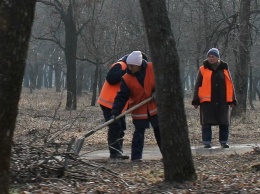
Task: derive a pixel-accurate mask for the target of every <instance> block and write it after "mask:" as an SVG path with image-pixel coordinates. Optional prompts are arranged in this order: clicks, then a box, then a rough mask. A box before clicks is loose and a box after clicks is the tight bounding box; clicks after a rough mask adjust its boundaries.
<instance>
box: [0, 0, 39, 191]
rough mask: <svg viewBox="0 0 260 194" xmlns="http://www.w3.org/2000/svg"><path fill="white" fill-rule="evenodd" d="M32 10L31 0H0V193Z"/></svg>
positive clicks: (6, 180) (4, 185) (3, 186)
mask: <svg viewBox="0 0 260 194" xmlns="http://www.w3.org/2000/svg"><path fill="white" fill-rule="evenodd" d="M34 9H35V1H32V0H19V1H17V0H5V1H0V23H1V25H0V48H1V49H0V111H1V113H0V114H1V117H0V156H1V157H0V193H1V194H8V193H9V175H10V172H9V168H10V157H11V146H12V138H13V133H14V128H15V122H16V117H17V112H18V111H17V109H18V102H19V98H20V92H21V87H22V81H23V74H24V70H25V60H26V57H27V50H28V42H29V38H30V34H31V27H32V23H33V17H34Z"/></svg>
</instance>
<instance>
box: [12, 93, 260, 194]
mask: <svg viewBox="0 0 260 194" xmlns="http://www.w3.org/2000/svg"><path fill="white" fill-rule="evenodd" d="M90 99H91V95H90V94H86V93H85V94H84V95H83V96H82V97H80V98H79V99H78V110H76V111H65V110H64V108H65V102H66V94H65V93H64V94H62V93H55V92H54V91H52V90H41V91H35V92H34V93H33V94H29V91H28V90H26V89H25V90H23V93H22V96H21V100H20V105H19V115H18V119H17V127H16V131H15V137H14V141H15V143H16V144H17V143H23V144H30V145H36V144H43V143H44V142H46V141H55V142H69V140H70V138H71V137H73V136H75V135H77V134H79V133H80V132H88V131H90V130H92V129H94V128H95V127H97V126H99V125H100V124H103V123H104V120H103V116H102V111H101V109H100V107H99V106H98V105H96V106H94V107H93V106H90ZM185 106H186V115H187V122H188V126H189V135H190V140H191V144H192V145H194V146H196V145H198V146H199V145H201V132H200V124H199V115H198V110H195V109H194V108H193V107H192V106H191V105H190V99H188V98H187V99H186V100H185ZM255 107H256V110H248V113H247V117H246V119H245V120H241V119H239V118H236V119H233V120H232V126H231V132H230V133H231V134H230V144H237V143H238V144H239V143H251V144H252V143H259V142H260V135H259V133H260V123H259V122H260V120H259V117H260V103H259V102H255ZM127 125H128V130H127V131H126V136H125V142H124V143H125V145H126V146H129V145H130V142H131V138H132V132H133V125H132V123H131V118H130V117H129V116H128V117H127ZM213 134H214V136H213V144H218V130H217V129H216V130H214V133H213ZM145 144H155V140H154V137H153V133H152V130H149V129H148V130H147V132H146V139H145ZM105 147H107V141H106V129H105V128H104V129H103V130H100V131H98V132H97V133H95V134H93V135H92V136H90V137H89V138H87V140H86V141H85V146H84V149H86V150H94V149H97V148H105ZM193 159H194V164H195V167H196V173H197V175H198V179H197V181H194V182H185V183H182V184H177V183H165V182H163V164H162V163H161V162H160V161H148V160H147V161H145V162H143V163H140V164H133V163H131V162H129V161H114V160H105V161H104V160H103V161H102V160H96V161H95V160H93V161H91V162H90V161H80V162H79V163H77V164H76V165H73V168H75V171H77V172H80V173H78V174H79V175H78V176H81V178H80V179H79V178H78V179H73V178H71V177H70V176H69V175H64V176H63V177H61V178H57V177H53V176H50V174H48V172H47V174H40V172H39V173H38V174H36V175H35V177H30V178H31V179H29V180H31V182H26V184H24V183H23V184H13V185H12V188H17V189H14V190H13V193H41V194H45V193H46V194H47V193H53V194H54V193H55V194H58V193H61V194H63V193H64V194H65V193H89V194H90V193H92V194H98V193H120V194H121V193H144V194H147V193H169V194H170V193H176V194H177V193H178V194H179V193H245V194H247V193H259V192H260V187H259V185H260V182H259V181H260V174H259V169H260V167H259V166H260V164H259V161H260V150H259V147H258V149H256V150H255V151H254V152H250V153H246V154H237V153H236V154H232V155H209V156H202V155H194V158H193ZM258 168H259V169H258ZM37 169H38V168H37ZM38 170H39V169H38ZM73 170H74V169H73ZM39 174H40V175H39ZM45 175H46V176H47V177H46V178H44V176H45ZM48 175H49V176H48ZM23 181H25V180H23Z"/></svg>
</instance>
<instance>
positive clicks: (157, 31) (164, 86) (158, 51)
mask: <svg viewBox="0 0 260 194" xmlns="http://www.w3.org/2000/svg"><path fill="white" fill-rule="evenodd" d="M140 4H141V8H142V12H143V17H144V21H145V28H146V33H147V38H148V42H149V47H150V50H151V56H152V61H153V63H154V69H155V72H156V76H155V78H156V94H158V95H157V97H156V101H157V104H158V114H159V125H160V129H161V138H162V145H161V147H162V155H163V161H164V177H165V181H177V182H182V181H186V180H194V179H196V173H195V168H194V164H193V160H192V153H191V149H190V140H189V134H188V126H187V120H186V115H185V110H184V102H183V91H182V86H181V78H180V71H179V57H178V54H177V49H176V44H175V40H174V36H173V33H172V30H171V23H170V21H169V18H168V15H167V9H166V5H165V1H162V0H140Z"/></svg>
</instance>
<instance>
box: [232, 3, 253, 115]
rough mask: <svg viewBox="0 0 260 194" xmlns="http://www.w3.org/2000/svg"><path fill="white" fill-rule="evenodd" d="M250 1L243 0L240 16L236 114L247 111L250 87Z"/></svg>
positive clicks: (243, 113)
mask: <svg viewBox="0 0 260 194" xmlns="http://www.w3.org/2000/svg"><path fill="white" fill-rule="evenodd" d="M250 3H251V0H241V2H240V17H239V43H238V44H239V46H238V49H239V61H238V64H237V68H236V71H235V86H236V94H237V100H238V105H237V106H236V108H235V109H234V111H233V114H234V115H236V116H244V115H245V113H246V100H247V88H248V69H249V62H250V45H249V43H250V41H249V40H250V28H249V19H250Z"/></svg>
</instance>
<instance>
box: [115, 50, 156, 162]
mask: <svg viewBox="0 0 260 194" xmlns="http://www.w3.org/2000/svg"><path fill="white" fill-rule="evenodd" d="M142 58H143V57H142V53H141V52H140V51H133V52H132V53H131V54H130V55H129V56H128V57H127V59H126V63H127V69H126V74H125V75H124V76H123V77H122V80H121V84H120V90H119V91H118V93H117V96H116V98H115V101H114V104H113V108H112V112H111V114H112V115H113V116H112V117H115V116H118V115H119V114H120V113H121V111H122V110H123V108H124V106H125V104H126V103H127V102H129V108H131V107H133V106H134V105H137V104H139V103H140V102H142V101H144V100H146V99H147V98H149V97H151V96H152V95H153V93H154V91H155V82H154V71H153V66H152V63H149V62H147V61H146V60H143V59H142ZM128 100H129V101H128ZM131 115H132V119H133V124H134V126H135V131H134V134H133V139H132V150H131V160H132V161H133V162H139V161H142V153H143V147H144V133H145V129H146V128H149V124H150V123H151V125H152V127H153V129H154V135H155V139H156V141H157V144H158V146H159V148H160V143H161V140H160V130H159V123H158V116H157V106H156V102H155V99H153V100H151V101H149V102H148V103H146V104H144V105H143V106H141V107H139V108H137V109H135V110H133V111H132V112H131Z"/></svg>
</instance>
